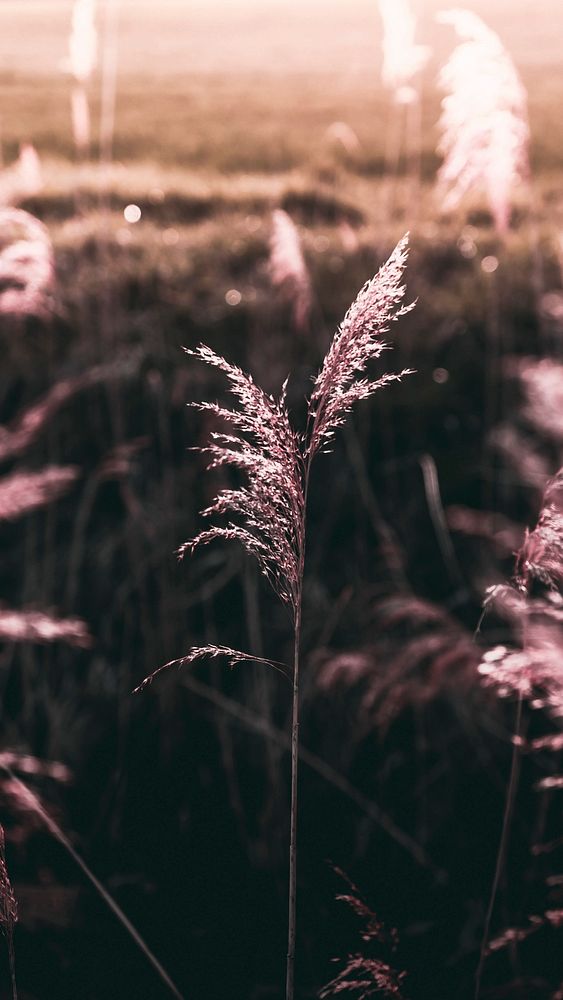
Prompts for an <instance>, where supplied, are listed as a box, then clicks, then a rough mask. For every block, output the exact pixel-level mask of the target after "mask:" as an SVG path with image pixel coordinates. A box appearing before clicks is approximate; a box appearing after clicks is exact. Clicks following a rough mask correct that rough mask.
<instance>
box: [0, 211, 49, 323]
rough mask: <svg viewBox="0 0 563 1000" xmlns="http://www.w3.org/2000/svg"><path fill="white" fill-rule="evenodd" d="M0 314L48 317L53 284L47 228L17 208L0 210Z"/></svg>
mask: <svg viewBox="0 0 563 1000" xmlns="http://www.w3.org/2000/svg"><path fill="white" fill-rule="evenodd" d="M0 230H1V231H2V233H3V234H4V233H5V234H6V236H5V237H4V240H5V241H4V242H3V246H2V248H1V249H0V314H1V313H8V314H11V315H17V316H26V315H33V316H48V315H49V314H50V311H51V309H52V295H53V290H54V281H55V262H54V253H53V246H52V243H51V238H50V236H49V233H48V231H47V228H46V227H45V226H44V225H43V223H42V222H40V221H39V219H36V218H35V217H34V216H33V215H30V214H29V212H24V211H23V210H22V209H21V208H2V209H0Z"/></svg>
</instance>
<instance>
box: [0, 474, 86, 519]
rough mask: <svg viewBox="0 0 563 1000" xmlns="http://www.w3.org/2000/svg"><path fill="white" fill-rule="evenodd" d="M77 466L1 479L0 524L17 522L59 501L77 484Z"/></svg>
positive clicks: (13, 475)
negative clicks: (33, 511) (1, 522)
mask: <svg viewBox="0 0 563 1000" xmlns="http://www.w3.org/2000/svg"><path fill="white" fill-rule="evenodd" d="M78 471H79V470H78V469H77V468H76V467H75V466H59V465H50V466H47V468H45V469H42V470H41V471H40V472H14V473H12V474H11V475H9V476H4V477H3V478H2V479H0V521H14V520H16V518H18V517H22V515H24V514H28V513H29V512H30V511H32V510H37V509H38V508H40V507H45V506H46V505H47V504H49V503H52V502H53V501H54V500H58V499H59V497H61V496H63V495H64V493H66V491H67V490H68V489H69V488H70V487H71V485H72V484H73V483H74V482H75V481H76V478H77V476H78Z"/></svg>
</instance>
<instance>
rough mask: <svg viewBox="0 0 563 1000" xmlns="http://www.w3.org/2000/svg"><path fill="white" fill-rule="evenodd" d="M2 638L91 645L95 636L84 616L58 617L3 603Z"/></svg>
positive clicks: (10, 640) (0, 620)
mask: <svg viewBox="0 0 563 1000" xmlns="http://www.w3.org/2000/svg"><path fill="white" fill-rule="evenodd" d="M0 641H4V642H6V641H8V642H36V643H46V642H47V643H48V642H66V643H68V644H69V645H70V646H77V647H79V648H80V649H89V648H90V646H91V645H92V637H91V635H90V633H89V631H88V626H87V625H86V623H85V622H84V621H82V619H81V618H57V617H55V616H54V615H52V614H49V613H48V612H46V611H35V610H30V609H25V608H24V609H23V611H15V610H12V609H11V608H4V607H0Z"/></svg>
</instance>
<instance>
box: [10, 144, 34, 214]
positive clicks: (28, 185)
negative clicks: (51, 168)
mask: <svg viewBox="0 0 563 1000" xmlns="http://www.w3.org/2000/svg"><path fill="white" fill-rule="evenodd" d="M42 187H43V176H42V173H41V163H40V160H39V156H38V154H37V150H36V149H35V146H32V145H31V143H28V142H25V143H22V145H21V146H20V155H19V157H18V159H17V160H16V162H15V163H14V164H12V165H11V166H10V167H7V168H6V169H5V170H3V171H2V173H0V205H16V204H18V202H20V201H22V199H24V198H29V197H30V196H31V195H34V194H37V193H38V192H39V191H40V190H41V188H42Z"/></svg>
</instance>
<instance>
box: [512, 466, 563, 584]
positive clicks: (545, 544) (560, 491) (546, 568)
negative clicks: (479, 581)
mask: <svg viewBox="0 0 563 1000" xmlns="http://www.w3.org/2000/svg"><path fill="white" fill-rule="evenodd" d="M534 579H535V580H540V581H541V582H542V583H543V584H545V586H547V587H549V588H550V589H552V590H554V591H555V590H557V589H558V588H561V586H562V585H563V469H560V470H559V472H558V473H557V475H556V476H554V477H553V479H550V480H549V482H548V484H547V486H546V488H545V491H544V495H543V499H542V505H541V511H540V515H539V518H538V523H537V525H536V527H535V528H534V530H533V531H532V532H526V537H525V539H524V543H523V545H522V547H521V549H520V551H519V552H518V556H517V563H516V582H517V585H518V587H519V588H520V589H521V590H522V591H523V592H527V591H528V590H529V587H530V584H531V581H532V580H534Z"/></svg>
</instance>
